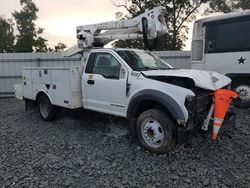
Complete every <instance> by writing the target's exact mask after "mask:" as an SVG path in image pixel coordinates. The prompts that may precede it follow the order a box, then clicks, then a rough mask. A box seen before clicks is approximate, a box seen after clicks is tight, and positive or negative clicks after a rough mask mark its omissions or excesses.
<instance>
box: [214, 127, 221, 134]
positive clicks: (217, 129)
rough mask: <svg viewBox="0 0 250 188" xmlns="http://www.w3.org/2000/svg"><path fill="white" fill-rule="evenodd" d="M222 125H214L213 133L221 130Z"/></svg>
mask: <svg viewBox="0 0 250 188" xmlns="http://www.w3.org/2000/svg"><path fill="white" fill-rule="evenodd" d="M220 127H221V126H214V127H213V133H215V134H217V133H218V132H219V130H220Z"/></svg>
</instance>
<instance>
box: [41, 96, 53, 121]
mask: <svg viewBox="0 0 250 188" xmlns="http://www.w3.org/2000/svg"><path fill="white" fill-rule="evenodd" d="M38 107H39V113H40V116H41V118H42V120H44V121H52V120H54V119H55V117H56V108H55V106H54V105H52V104H51V102H50V100H49V98H48V97H47V96H45V95H42V96H40V97H39V99H38Z"/></svg>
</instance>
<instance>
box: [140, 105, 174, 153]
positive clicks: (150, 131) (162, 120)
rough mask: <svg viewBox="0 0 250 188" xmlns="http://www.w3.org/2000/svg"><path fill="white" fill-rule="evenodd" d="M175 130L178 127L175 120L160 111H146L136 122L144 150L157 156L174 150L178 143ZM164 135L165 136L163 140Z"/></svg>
mask: <svg viewBox="0 0 250 188" xmlns="http://www.w3.org/2000/svg"><path fill="white" fill-rule="evenodd" d="M158 124H160V126H159V125H158ZM151 125H152V127H153V128H152V127H151ZM175 130H176V125H175V123H174V122H173V120H172V119H171V118H170V117H169V116H168V115H167V114H165V113H164V112H162V111H160V110H158V109H150V110H146V111H144V112H143V113H142V114H141V115H140V116H139V117H138V119H137V122H136V132H137V137H138V139H139V141H140V144H141V145H142V147H143V148H145V149H147V150H149V151H151V152H153V153H157V154H161V153H166V152H168V151H170V150H172V149H173V147H174V146H175V143H176V139H175ZM162 135H164V137H163V138H162ZM159 141H160V142H159ZM158 142H159V143H158Z"/></svg>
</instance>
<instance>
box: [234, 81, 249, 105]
mask: <svg viewBox="0 0 250 188" xmlns="http://www.w3.org/2000/svg"><path fill="white" fill-rule="evenodd" d="M232 89H234V90H235V91H236V92H237V93H238V95H239V98H240V99H241V100H240V101H235V106H237V107H250V79H239V80H234V81H233V82H232Z"/></svg>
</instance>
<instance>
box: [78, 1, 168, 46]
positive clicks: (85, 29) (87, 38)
mask: <svg viewBox="0 0 250 188" xmlns="http://www.w3.org/2000/svg"><path fill="white" fill-rule="evenodd" d="M164 13H165V9H164V8H163V7H161V6H157V7H155V8H153V9H151V10H146V11H145V12H144V13H143V14H141V15H139V16H137V17H135V18H133V19H130V20H119V21H111V22H103V23H99V24H90V25H83V26H78V27H77V43H78V48H80V49H84V48H90V47H102V46H104V45H105V44H107V43H109V42H110V41H112V40H116V39H139V38H143V39H144V41H145V40H147V39H155V38H157V37H158V36H160V35H163V34H165V33H167V26H166V22H165V19H164ZM102 31H104V32H102Z"/></svg>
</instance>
